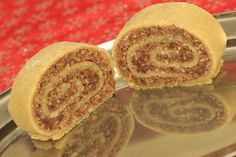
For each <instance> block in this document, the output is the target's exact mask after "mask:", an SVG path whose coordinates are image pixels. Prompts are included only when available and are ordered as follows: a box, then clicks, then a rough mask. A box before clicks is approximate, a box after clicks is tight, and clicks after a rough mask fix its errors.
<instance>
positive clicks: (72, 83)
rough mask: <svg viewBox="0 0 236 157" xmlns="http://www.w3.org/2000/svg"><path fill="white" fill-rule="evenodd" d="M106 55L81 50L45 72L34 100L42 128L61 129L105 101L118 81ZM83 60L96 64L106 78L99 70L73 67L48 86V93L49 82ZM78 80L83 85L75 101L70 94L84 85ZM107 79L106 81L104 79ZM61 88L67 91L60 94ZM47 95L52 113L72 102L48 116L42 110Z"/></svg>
mask: <svg viewBox="0 0 236 157" xmlns="http://www.w3.org/2000/svg"><path fill="white" fill-rule="evenodd" d="M103 57H104V56H101V55H99V53H98V52H94V50H89V49H81V50H79V51H78V52H73V53H70V54H68V55H67V56H64V57H63V58H61V59H59V60H58V61H56V62H55V63H54V64H53V66H51V67H50V68H49V69H48V70H47V71H46V72H45V74H44V75H42V77H41V80H40V82H39V86H38V88H37V90H36V92H35V96H34V99H33V111H34V112H33V113H34V115H35V119H36V121H37V123H38V125H39V126H40V127H42V128H43V129H45V130H55V129H61V128H63V127H65V126H67V125H69V124H71V123H72V122H74V121H75V120H76V119H77V117H79V116H82V115H84V114H86V112H87V109H89V108H91V107H93V106H95V105H96V104H98V103H99V102H102V101H103V99H104V98H106V97H107V94H108V93H112V92H113V91H114V83H115V82H114V80H113V71H112V69H111V68H110V65H108V64H107V63H106V62H105V60H106V58H105V59H104V58H103ZM84 61H89V62H93V63H95V64H96V65H97V66H98V67H99V68H100V69H101V71H102V73H103V74H102V75H103V76H104V80H102V78H99V76H98V74H97V73H96V69H95V70H94V69H93V68H86V69H82V70H80V69H74V70H73V71H71V72H70V73H68V74H67V75H66V76H64V77H59V78H60V82H59V83H57V84H56V85H55V86H53V87H52V88H51V89H49V92H48V93H47V92H46V91H47V90H48V84H50V82H51V81H52V80H53V78H54V77H55V76H56V75H58V74H59V73H60V72H61V71H63V70H64V69H66V68H70V67H72V66H74V65H76V64H80V63H82V62H84ZM77 80H80V81H81V84H82V91H81V94H80V95H79V96H77V97H76V98H75V99H74V100H70V97H71V96H73V95H75V94H76V92H78V90H79V89H78V88H81V87H80V86H79V85H78V83H77ZM105 80H106V82H104V81H105ZM101 83H103V84H104V86H102V88H101V90H100V91H99V92H98V94H95V95H94V96H92V97H91V98H90V99H89V100H88V101H87V102H85V103H84V104H82V105H81V106H79V107H77V106H78V102H80V101H82V99H83V98H85V97H86V95H88V94H89V92H90V91H94V90H95V89H96V88H97V87H98V86H99V84H101ZM65 86H66V87H65ZM62 91H63V92H64V94H61V93H62ZM45 96H46V99H47V104H46V107H47V108H48V111H49V112H53V111H56V110H58V109H59V108H60V107H61V105H62V104H63V103H65V102H68V101H69V105H67V106H66V107H65V109H64V110H62V111H60V113H58V114H57V115H56V116H54V117H48V115H45V113H44V112H43V102H42V99H43V97H45ZM75 108H77V110H76V111H75V110H74V109H75ZM62 121H63V122H64V123H63V124H61V122H62Z"/></svg>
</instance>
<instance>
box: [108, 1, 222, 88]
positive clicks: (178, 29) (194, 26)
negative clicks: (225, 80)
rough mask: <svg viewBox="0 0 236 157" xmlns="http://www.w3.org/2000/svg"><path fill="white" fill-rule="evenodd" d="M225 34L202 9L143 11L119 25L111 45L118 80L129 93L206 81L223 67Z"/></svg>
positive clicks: (170, 6) (167, 6) (172, 6)
mask: <svg viewBox="0 0 236 157" xmlns="http://www.w3.org/2000/svg"><path fill="white" fill-rule="evenodd" d="M225 45H226V35H225V33H224V31H223V29H222V27H221V26H220V24H219V23H218V22H217V21H216V19H214V17H213V16H212V15H210V14H209V13H208V12H206V11H205V10H203V9H201V8H199V7H197V6H195V5H193V4H188V3H183V2H173V3H162V4H157V5H153V6H149V7H147V8H145V9H143V10H141V11H140V12H138V13H137V14H135V15H134V16H133V17H132V18H131V19H130V20H129V21H128V22H127V24H126V25H125V26H124V28H123V29H122V30H121V32H120V33H119V35H118V37H117V38H116V41H115V44H114V46H113V52H112V53H113V58H114V62H115V65H116V68H117V70H118V73H119V74H120V76H121V77H122V78H123V79H125V80H127V81H128V83H129V85H130V86H131V87H134V88H162V87H173V86H190V85H200V84H209V83H211V82H212V78H214V77H215V76H216V75H217V74H218V72H219V71H220V68H221V65H222V63H223V60H222V55H223V52H224V49H225Z"/></svg>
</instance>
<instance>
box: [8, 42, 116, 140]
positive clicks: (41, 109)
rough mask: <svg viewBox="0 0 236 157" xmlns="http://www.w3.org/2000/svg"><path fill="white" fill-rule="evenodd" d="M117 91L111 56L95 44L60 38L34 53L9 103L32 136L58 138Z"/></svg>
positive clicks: (16, 118) (16, 80)
mask: <svg viewBox="0 0 236 157" xmlns="http://www.w3.org/2000/svg"><path fill="white" fill-rule="evenodd" d="M114 90H115V82H114V72H113V66H112V60H111V58H110V56H109V54H108V53H107V52H106V51H105V50H104V49H101V48H98V47H96V46H92V45H88V44H82V43H75V42H59V43H55V44H52V45H50V46H48V47H46V48H44V49H42V50H41V51H39V52H38V53H37V54H36V55H35V56H33V57H32V58H31V59H30V60H29V61H28V62H27V63H26V64H25V66H24V67H23V68H22V69H21V71H20V72H19V74H18V75H17V77H16V79H15V81H14V84H13V88H12V92H11V97H10V102H9V104H8V110H9V113H10V114H11V116H12V118H13V120H14V121H15V122H16V124H17V125H18V126H19V127H21V128H22V129H24V130H26V131H27V132H28V133H29V134H30V136H31V137H32V138H33V139H39V140H47V139H53V140H55V139H59V138H61V137H62V136H63V135H64V134H65V133H67V132H68V131H69V130H70V129H71V128H73V127H74V126H75V124H77V123H79V122H80V121H82V120H83V119H84V118H86V117H87V116H88V115H89V113H91V112H92V111H94V110H95V109H96V108H97V107H98V106H99V105H101V104H102V103H103V102H104V101H106V100H107V99H109V98H110V97H111V96H112V95H113V92H114Z"/></svg>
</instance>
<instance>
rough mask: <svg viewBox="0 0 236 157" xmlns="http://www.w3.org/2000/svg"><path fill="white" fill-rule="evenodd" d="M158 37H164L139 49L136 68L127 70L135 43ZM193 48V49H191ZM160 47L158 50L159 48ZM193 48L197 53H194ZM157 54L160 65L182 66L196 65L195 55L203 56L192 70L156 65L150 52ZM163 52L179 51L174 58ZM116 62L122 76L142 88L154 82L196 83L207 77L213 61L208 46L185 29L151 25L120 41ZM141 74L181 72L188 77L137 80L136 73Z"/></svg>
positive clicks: (133, 60) (132, 61)
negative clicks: (131, 49) (182, 64)
mask: <svg viewBox="0 0 236 157" xmlns="http://www.w3.org/2000/svg"><path fill="white" fill-rule="evenodd" d="M155 37H162V38H159V39H156V40H154V41H153V40H152V41H151V42H148V43H147V44H144V45H142V46H140V47H139V48H138V49H136V50H135V55H134V56H133V57H132V59H131V63H132V65H133V67H134V69H130V68H127V67H128V60H127V52H128V51H129V50H130V49H129V48H130V47H131V46H133V45H135V44H137V45H140V44H142V42H144V41H145V40H147V39H155ZM190 46H191V47H190ZM157 48H158V49H157ZM193 49H194V51H195V52H193ZM153 51H154V52H155V51H156V57H155V58H154V59H155V60H156V62H160V63H164V64H166V65H168V64H169V63H173V64H180V65H181V63H187V62H192V61H193V59H194V55H193V54H194V53H196V52H197V53H199V57H198V63H197V64H196V65H194V66H192V67H174V66H172V67H168V66H160V65H158V66H157V65H155V64H154V63H153V62H152V58H151V55H150V52H153ZM161 51H169V52H175V53H174V54H172V55H169V54H168V53H166V54H161V53H160V52H161ZM116 62H117V65H118V67H119V69H120V72H121V74H122V75H124V76H125V77H127V78H128V79H130V80H131V81H132V82H134V83H135V84H138V85H148V84H149V85H150V84H153V83H164V84H167V85H168V84H173V83H178V84H181V83H183V82H185V81H188V80H193V79H196V78H200V77H202V76H204V75H205V74H206V73H207V71H208V69H209V67H210V58H209V56H208V54H207V49H206V47H205V46H204V44H203V43H202V42H201V41H200V40H199V39H198V38H196V37H195V36H194V35H192V34H190V33H189V32H187V31H186V30H184V29H181V28H178V27H176V26H174V25H170V26H150V27H144V28H139V29H136V30H134V31H131V32H128V33H127V34H126V35H125V36H124V37H123V38H122V39H121V40H120V42H119V44H118V46H117V53H116ZM133 70H135V71H137V72H139V73H143V74H144V75H145V73H147V72H150V71H151V72H152V71H154V72H157V73H158V72H161V71H163V72H166V73H179V74H184V75H186V76H185V77H182V76H181V77H164V78H162V77H160V76H153V77H146V78H145V77H137V76H135V74H133V73H132V71H133Z"/></svg>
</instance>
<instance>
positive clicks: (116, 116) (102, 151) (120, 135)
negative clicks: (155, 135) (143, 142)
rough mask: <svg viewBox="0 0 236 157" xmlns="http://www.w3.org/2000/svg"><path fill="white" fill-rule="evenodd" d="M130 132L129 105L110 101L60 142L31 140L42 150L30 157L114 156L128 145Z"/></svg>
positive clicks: (113, 99) (131, 118)
mask: <svg viewBox="0 0 236 157" xmlns="http://www.w3.org/2000/svg"><path fill="white" fill-rule="evenodd" d="M133 129H134V119H133V116H132V114H131V111H130V109H129V106H128V104H121V103H119V100H118V99H117V98H111V99H110V100H108V101H107V102H106V103H105V104H103V105H102V106H101V108H99V109H98V110H96V111H95V112H94V113H92V114H91V115H90V117H88V118H87V119H86V120H85V121H83V122H82V123H81V125H78V126H76V127H75V128H73V129H72V131H71V132H70V133H69V134H67V135H66V136H64V137H63V138H62V139H60V140H58V141H36V140H34V141H33V143H34V145H35V146H36V147H38V148H41V150H40V149H38V150H36V151H35V152H34V155H33V156H34V157H40V156H44V157H45V156H57V157H72V156H73V157H74V156H78V157H80V156H86V157H94V156H97V157H115V156H117V154H118V153H119V152H120V151H121V150H122V148H124V147H125V146H126V144H127V143H128V141H129V139H130V137H131V134H132V132H133ZM48 148H49V149H48ZM42 149H48V150H42Z"/></svg>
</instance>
